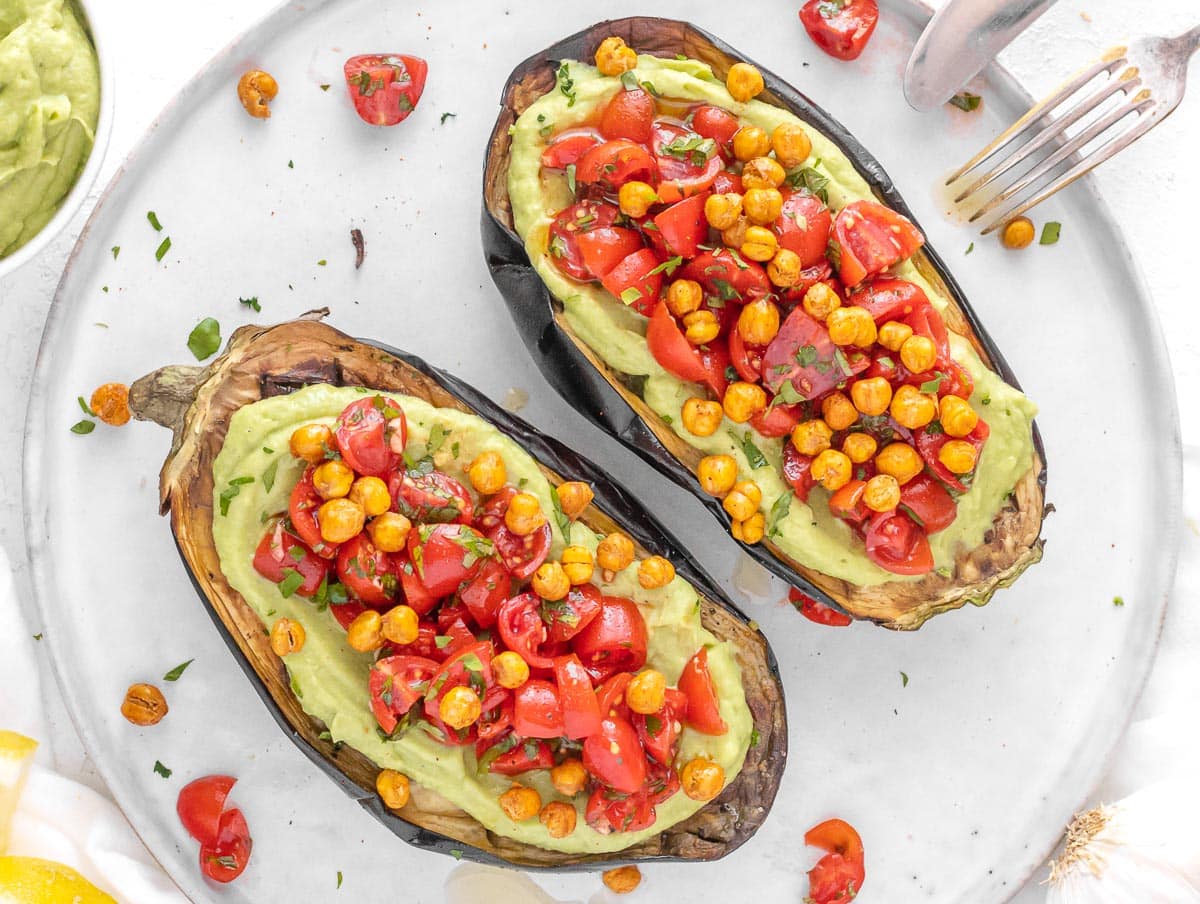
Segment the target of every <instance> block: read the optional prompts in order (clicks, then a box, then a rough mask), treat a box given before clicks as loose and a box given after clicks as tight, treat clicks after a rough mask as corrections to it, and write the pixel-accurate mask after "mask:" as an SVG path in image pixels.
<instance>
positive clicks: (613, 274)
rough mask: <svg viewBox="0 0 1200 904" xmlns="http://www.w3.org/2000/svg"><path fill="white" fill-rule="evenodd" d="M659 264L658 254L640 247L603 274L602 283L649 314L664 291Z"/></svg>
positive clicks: (614, 293) (622, 300)
mask: <svg viewBox="0 0 1200 904" xmlns="http://www.w3.org/2000/svg"><path fill="white" fill-rule="evenodd" d="M658 265H659V260H658V256H657V255H656V254H655V253H654V252H653V251H651V250H650V249H649V248H641V249H639V250H637V251H635V252H633V253H632V254H629V255H627V256H626V257H625V258H623V259H622V260H621V262H620V263H618V264H617V265H616V266H615V267H613V268H612V269H611V270H609V271H608V273H606V274H604V277H603V278H602V279H601V280H600V284H601V285H602V286H604V288H606V289H607V290H608V291H609V292H611V293H612V294H613V295H614V296H615V297H616V298H619V299H620V300H621V302H622V303H624V304H625V305H627V306H628V307H631V308H633V309H634V310H635V311H637V312H638V313H639V314H643V315H645V316H646V317H649V316H650V315H651V313H653V311H654V309H655V308H656V307H657V306H658V296H659V294H660V293H661V292H662V284H663V275H662V270H660V269H659V266H658ZM656 271H657V272H656Z"/></svg>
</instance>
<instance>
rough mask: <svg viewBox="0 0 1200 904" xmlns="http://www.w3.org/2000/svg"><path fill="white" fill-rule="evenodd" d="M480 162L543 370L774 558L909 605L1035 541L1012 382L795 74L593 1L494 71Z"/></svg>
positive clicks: (1030, 448)
mask: <svg viewBox="0 0 1200 904" xmlns="http://www.w3.org/2000/svg"><path fill="white" fill-rule="evenodd" d="M484 182H485V184H484V193H485V213H484V222H483V230H484V243H485V246H486V248H487V252H488V262H489V266H490V267H491V270H492V274H493V277H494V279H495V281H496V283H497V285H498V286H499V288H500V289H501V291H502V292H503V293H504V295H505V297H506V299H507V301H508V303H509V306H510V308H511V310H512V313H513V315H514V318H515V319H516V321H517V323H518V325H519V326H520V327H521V328H522V331H523V332H524V334H525V338H526V341H527V343H528V345H529V347H530V349H531V351H533V353H534V354H535V355H536V356H537V357H538V360H539V364H540V365H541V366H542V369H543V372H545V373H546V375H547V377H548V378H549V379H550V380H551V382H552V383H554V384H555V386H556V387H557V388H558V389H559V391H560V392H562V393H563V394H564V395H566V396H567V397H568V398H569V399H570V400H571V401H572V402H574V403H575V404H576V405H577V406H578V407H579V408H580V410H582V411H584V412H585V413H588V414H589V415H590V416H591V417H592V419H593V420H594V421H596V422H597V423H599V424H600V425H601V426H603V427H605V428H606V429H608V430H609V431H610V432H613V433H614V434H616V435H617V436H618V437H619V438H621V439H623V440H624V441H625V442H626V443H627V444H628V445H631V446H632V447H633V448H635V449H636V450H637V451H639V452H640V453H641V454H642V455H643V456H644V457H646V458H647V459H648V460H650V461H651V462H652V463H653V464H655V465H656V466H658V467H659V468H660V469H661V470H662V471H664V472H665V473H667V474H668V475H669V476H671V477H672V478H674V479H675V480H676V481H678V482H680V483H682V484H683V485H684V486H687V487H688V488H690V489H692V490H693V491H695V492H696V493H698V494H699V495H701V496H702V497H704V498H706V499H707V500H708V501H709V505H710V507H711V508H712V509H713V510H714V511H715V512H717V513H718V514H719V516H720V517H722V518H723V519H725V522H726V523H727V524H728V525H729V527H730V531H731V533H732V534H733V536H734V537H735V538H736V539H738V540H739V541H741V542H742V543H743V544H745V546H746V548H747V550H748V551H749V552H750V553H751V554H752V555H755V556H756V558H758V559H759V561H761V562H763V563H764V564H766V565H767V566H768V567H770V568H771V569H772V570H773V571H774V572H775V573H776V574H779V575H780V576H782V577H784V578H785V579H786V580H789V581H791V582H792V583H794V584H796V585H797V586H798V587H800V588H801V589H802V590H804V591H806V592H807V593H809V594H810V595H812V596H813V597H815V598H816V599H817V600H818V601H819V602H822V603H826V604H830V603H832V604H833V605H835V606H837V607H838V608H841V609H843V610H844V611H845V612H847V613H849V614H850V615H852V616H855V617H859V618H868V619H872V620H875V621H877V622H879V623H881V624H884V625H887V626H888V627H892V628H905V629H911V628H917V627H919V626H920V625H921V624H922V623H923V622H924V621H925V620H926V619H927V618H929V617H930V616H931V615H934V614H936V613H938V612H941V611H945V610H948V609H953V608H957V607H960V606H962V605H963V604H964V603H966V602H972V603H975V604H978V605H982V604H983V603H985V602H987V600H988V599H989V598H990V596H991V595H992V593H993V592H994V591H995V590H996V589H997V588H998V587H1001V586H1004V585H1007V584H1008V583H1011V582H1012V581H1013V580H1015V579H1016V578H1017V577H1018V576H1019V575H1020V573H1021V572H1022V571H1023V570H1024V569H1025V568H1026V567H1028V566H1029V565H1030V564H1031V563H1033V562H1035V561H1037V560H1038V559H1039V558H1040V557H1041V546H1042V544H1041V540H1040V539H1039V534H1040V529H1041V522H1042V517H1043V490H1044V479H1045V472H1044V466H1043V461H1042V454H1041V445H1040V440H1039V438H1038V435H1037V432H1036V429H1035V427H1034V425H1033V417H1034V413H1035V410H1036V409H1035V406H1034V405H1033V403H1032V402H1030V401H1029V399H1027V398H1026V397H1025V396H1024V395H1023V394H1022V393H1021V391H1020V390H1019V389H1018V388H1017V384H1016V380H1015V378H1014V377H1013V375H1012V373H1011V371H1010V370H1009V369H1008V367H1007V365H1006V364H1005V363H1004V361H1003V359H1002V358H1001V356H1000V354H999V352H998V351H997V350H996V349H995V347H994V346H993V345H992V343H991V341H990V340H989V339H988V338H987V336H986V334H985V333H984V332H983V330H982V328H981V326H980V325H979V323H978V321H977V320H976V318H975V317H974V315H973V313H972V312H971V310H970V308H969V307H968V306H967V303H966V301H965V299H964V298H963V296H962V293H961V291H960V290H959V289H958V287H957V286H956V285H955V284H954V282H953V281H952V280H951V279H950V278H949V277H948V276H947V275H946V273H945V270H944V268H943V267H942V265H941V263H940V261H939V260H938V259H937V258H936V256H934V255H933V253H932V252H931V251H929V250H928V249H927V248H925V247H924V236H923V235H922V233H921V231H920V230H919V229H918V228H917V226H916V225H915V224H914V223H913V222H912V221H911V220H910V219H909V218H908V217H907V216H905V212H906V210H907V208H906V207H905V206H904V204H903V201H902V200H901V199H900V198H899V196H898V195H897V194H896V192H895V190H894V188H893V187H892V185H891V183H890V181H889V180H888V179H887V176H886V174H884V173H883V171H882V170H881V169H880V168H879V166H878V164H877V163H875V161H873V160H872V159H871V158H870V157H869V156H868V155H867V154H866V152H865V151H864V150H863V149H862V148H861V146H859V145H858V144H857V142H855V141H854V139H853V138H851V137H850V136H848V135H846V134H845V132H844V130H843V129H842V128H841V127H840V126H838V125H837V124H836V123H835V122H834V121H833V120H831V119H830V118H829V117H828V115H827V114H825V113H824V112H822V111H821V110H820V109H818V108H817V107H815V106H814V105H813V104H812V103H811V102H810V101H808V100H807V99H806V98H804V97H802V96H801V95H799V94H797V93H796V92H795V90H793V89H792V88H790V87H789V86H787V85H786V84H784V83H782V82H781V81H779V80H778V79H777V78H775V77H774V76H772V75H770V74H769V73H765V72H762V71H760V70H759V69H757V68H756V67H755V66H753V65H751V64H748V63H746V62H743V61H742V60H740V59H739V58H738V56H737V55H735V54H734V53H733V52H732V51H731V50H730V49H729V48H727V47H724V46H723V45H721V44H719V43H718V42H716V41H715V40H714V39H712V38H710V37H709V36H708V35H706V34H704V33H703V32H700V31H699V30H697V29H695V28H693V27H692V26H689V25H686V24H684V23H680V22H672V21H668V20H662V19H645V18H634V19H625V20H620V21H617V22H607V23H601V24H600V25H597V26H595V27H594V28H592V29H589V30H588V31H586V32H581V33H580V34H578V35H575V36H573V37H571V38H568V39H566V40H565V41H563V42H561V43H560V44H559V45H556V46H555V47H552V48H549V49H548V50H547V51H545V52H543V53H540V54H538V55H536V56H534V57H532V58H530V59H529V60H528V61H526V62H525V63H524V64H522V65H521V66H519V67H518V68H517V70H516V71H515V72H514V74H513V76H512V77H511V79H510V81H509V83H508V85H507V87H506V90H505V94H504V98H503V110H502V113H501V115H500V118H499V121H498V122H497V125H496V129H495V131H494V133H493V136H492V143H491V146H490V148H489V158H488V161H487V166H486V168H485V180H484Z"/></svg>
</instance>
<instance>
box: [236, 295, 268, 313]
mask: <svg viewBox="0 0 1200 904" xmlns="http://www.w3.org/2000/svg"><path fill="white" fill-rule="evenodd" d="M238 304H244V305H245V306H246V307H248V308H250V309H251V310H253V311H254V312H255V313H256V314H261V313H262V305H260V304H259V303H258V296H257V295H252V296H251V297H249V298H239V299H238Z"/></svg>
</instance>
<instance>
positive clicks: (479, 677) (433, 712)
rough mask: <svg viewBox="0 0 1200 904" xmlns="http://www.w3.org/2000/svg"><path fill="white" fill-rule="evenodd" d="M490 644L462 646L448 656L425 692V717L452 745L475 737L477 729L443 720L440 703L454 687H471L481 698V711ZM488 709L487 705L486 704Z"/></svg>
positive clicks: (488, 675)
mask: <svg viewBox="0 0 1200 904" xmlns="http://www.w3.org/2000/svg"><path fill="white" fill-rule="evenodd" d="M492 649H493V648H492V644H491V643H490V642H489V641H481V642H479V643H474V644H471V645H469V646H465V647H461V648H459V649H458V650H457V652H455V653H454V655H452V656H451V657H450V658H448V659H447V660H446V661H445V662H443V663H442V664H441V666H440V667H439V668H438V671H437V674H436V675H434V676H433V678H432V679H430V682H429V688H428V690H427V691H426V692H425V707H424V709H425V718H426V719H428V720H429V722H430V723H431V724H433V725H435V726H437V727H438V728H439V729H441V730H442V732H443V733H444V734H446V736H447V739H448V740H449V741H450V742H451V743H453V744H466V743H468V742H469V741H473V740H474V739H475V737H476V728H475V726H474V725H472V726H471V727H470V728H468V729H457V730H456V729H453V728H451V727H450V726H448V725H446V723H445V722H443V721H442V717H441V705H442V700H443V699H444V698H445V696H446V694H448V693H450V691H452V690H453V689H454V688H456V687H465V688H468V689H470V690H471V691H472V692H474V693H475V694H476V695H478V696H479V699H480V707H481V710H482V708H483V701H484V698H485V697H487V695H488V691H489V689H491V688H493V687H494V685H493V682H492ZM488 708H490V706H489V707H488Z"/></svg>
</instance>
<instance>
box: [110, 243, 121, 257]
mask: <svg viewBox="0 0 1200 904" xmlns="http://www.w3.org/2000/svg"><path fill="white" fill-rule="evenodd" d="M120 253H121V246H120V245H113V246H112V254H113V260H116V259H117V255H118V254H120Z"/></svg>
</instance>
